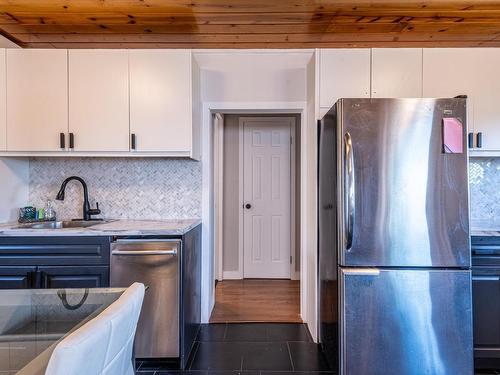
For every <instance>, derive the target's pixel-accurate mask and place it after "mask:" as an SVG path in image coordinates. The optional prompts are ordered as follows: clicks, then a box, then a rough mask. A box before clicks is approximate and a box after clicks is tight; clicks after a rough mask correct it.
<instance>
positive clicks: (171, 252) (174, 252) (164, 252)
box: [111, 249, 177, 255]
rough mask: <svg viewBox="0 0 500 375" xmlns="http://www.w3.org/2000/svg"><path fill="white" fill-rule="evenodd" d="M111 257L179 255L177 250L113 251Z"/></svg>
mask: <svg viewBox="0 0 500 375" xmlns="http://www.w3.org/2000/svg"><path fill="white" fill-rule="evenodd" d="M111 255H177V249H175V250H144V251H141V250H127V251H124V250H113V251H112V252H111Z"/></svg>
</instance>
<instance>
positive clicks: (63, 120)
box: [0, 48, 68, 152]
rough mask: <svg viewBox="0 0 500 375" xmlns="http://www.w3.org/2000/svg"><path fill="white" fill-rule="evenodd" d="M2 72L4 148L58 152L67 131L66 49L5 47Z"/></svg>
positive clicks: (8, 149)
mask: <svg viewBox="0 0 500 375" xmlns="http://www.w3.org/2000/svg"><path fill="white" fill-rule="evenodd" d="M6 72H7V91H6V92H7V94H6V95H7V151H16V152H18V151H24V152H26V151H35V152H36V151H42V152H45V151H57V152H60V151H61V149H63V147H62V146H64V145H63V144H62V142H61V137H60V135H61V134H62V135H63V136H64V135H65V134H66V133H67V131H68V57H67V51H66V50H56V49H52V50H49V49H21V48H19V49H7V51H6ZM4 87H5V86H4ZM0 100H1V95H0ZM0 108H1V107H0ZM0 127H1V125H0Z"/></svg>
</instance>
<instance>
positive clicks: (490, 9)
mask: <svg viewBox="0 0 500 375" xmlns="http://www.w3.org/2000/svg"><path fill="white" fill-rule="evenodd" d="M0 32H1V33H2V34H3V35H4V36H6V37H7V38H9V39H11V40H12V41H14V42H16V43H18V44H19V45H21V46H23V47H35V48H36V47H41V48H47V47H53V48H314V47H331V48H337V47H403V46H407V47H432V46H449V47H466V46H467V47H469V46H473V47H500V0H499V1H497V0H495V1H493V0H468V1H463V0H427V1H415V0H384V1H379V0H359V1H346V0H340V1H335V0H302V1H300V0H0Z"/></svg>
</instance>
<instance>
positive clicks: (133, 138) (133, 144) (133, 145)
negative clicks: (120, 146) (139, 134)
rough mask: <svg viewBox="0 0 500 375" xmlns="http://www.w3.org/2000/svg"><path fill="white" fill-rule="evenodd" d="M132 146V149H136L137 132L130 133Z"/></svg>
mask: <svg viewBox="0 0 500 375" xmlns="http://www.w3.org/2000/svg"><path fill="white" fill-rule="evenodd" d="M130 148H131V149H132V150H135V134H134V133H132V134H131V135H130Z"/></svg>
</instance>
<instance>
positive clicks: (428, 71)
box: [424, 48, 500, 151]
mask: <svg viewBox="0 0 500 375" xmlns="http://www.w3.org/2000/svg"><path fill="white" fill-rule="evenodd" d="M499 66H500V49H498V48H446V49H445V48H439V49H424V95H425V96H429V97H454V96H457V95H467V97H468V100H467V107H468V126H469V131H470V132H474V133H475V137H474V139H475V140H474V148H476V149H477V150H478V151H500V105H499V103H500V90H499V87H500V74H498V67H499ZM478 134H480V135H481V138H482V145H478V143H477V139H478V137H477V135H478ZM479 146H481V147H479Z"/></svg>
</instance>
